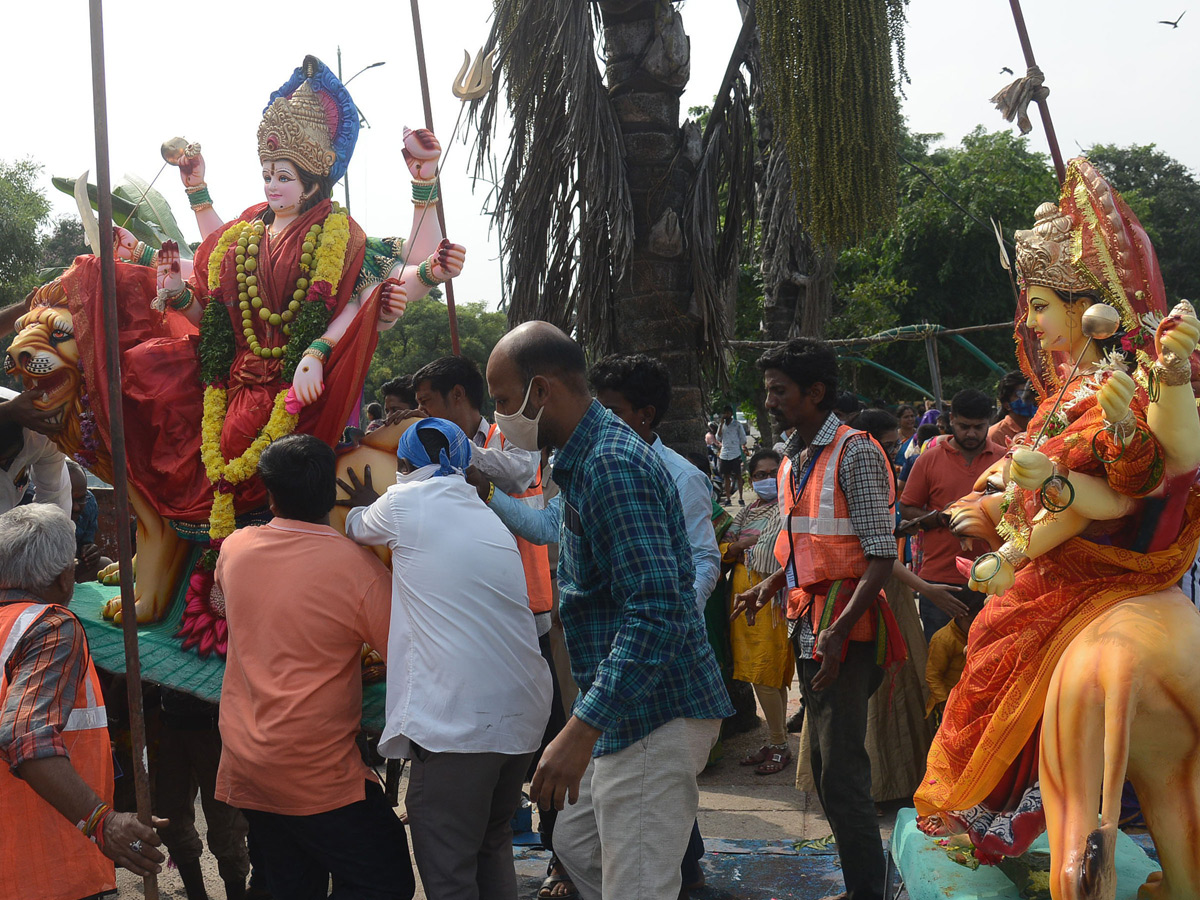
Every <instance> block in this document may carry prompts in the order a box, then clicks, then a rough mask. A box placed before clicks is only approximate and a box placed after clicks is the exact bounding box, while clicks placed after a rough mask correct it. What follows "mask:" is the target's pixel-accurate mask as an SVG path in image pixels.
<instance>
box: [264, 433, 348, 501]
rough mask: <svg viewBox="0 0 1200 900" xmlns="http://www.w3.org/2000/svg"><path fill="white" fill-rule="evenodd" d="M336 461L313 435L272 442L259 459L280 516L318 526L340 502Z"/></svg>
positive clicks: (330, 450) (323, 443)
mask: <svg viewBox="0 0 1200 900" xmlns="http://www.w3.org/2000/svg"><path fill="white" fill-rule="evenodd" d="M336 470H337V460H336V459H335V458H334V455H333V450H332V449H330V447H329V445H328V444H326V443H325V442H324V441H322V440H320V439H319V438H315V437H313V436H312V435H311V434H289V435H287V436H286V437H281V438H280V439H279V440H277V441H274V442H272V443H271V444H269V445H268V446H267V449H265V450H264V451H263V452H262V456H260V457H259V459H258V476H259V477H260V478H261V479H262V481H263V484H264V485H266V488H267V490H268V491H269V492H270V494H271V500H272V501H273V502H274V504H275V512H276V514H277V515H279V516H281V517H282V518H285V519H298V520H300V521H301V522H319V521H321V520H322V519H324V518H325V517H326V516H327V515H329V511H330V510H331V509H333V504H334V501H335V500H336V498H337V485H336V482H335V480H334V479H335V477H336V476H335V473H336Z"/></svg>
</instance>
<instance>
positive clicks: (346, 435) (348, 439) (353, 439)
mask: <svg viewBox="0 0 1200 900" xmlns="http://www.w3.org/2000/svg"><path fill="white" fill-rule="evenodd" d="M366 436H367V433H366V432H365V431H363V430H362V429H361V428H359V427H358V426H357V425H347V426H346V427H345V428H343V429H342V443H343V444H354V445H356V446H357V444H358V442H359V441H361V440H362V439H363V438H364V437H366Z"/></svg>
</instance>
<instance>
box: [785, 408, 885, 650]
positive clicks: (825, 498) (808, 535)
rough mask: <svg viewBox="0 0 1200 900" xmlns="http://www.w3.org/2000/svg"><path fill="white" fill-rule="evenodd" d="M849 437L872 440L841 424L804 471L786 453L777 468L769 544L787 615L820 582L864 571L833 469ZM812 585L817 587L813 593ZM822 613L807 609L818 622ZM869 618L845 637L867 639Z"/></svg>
mask: <svg viewBox="0 0 1200 900" xmlns="http://www.w3.org/2000/svg"><path fill="white" fill-rule="evenodd" d="M851 440H868V441H869V440H872V439H871V438H870V437H869V436H865V433H864V432H861V431H857V430H856V429H853V428H851V427H849V426H848V425H841V426H839V427H838V430H837V432H836V433H835V435H834V438H833V442H832V443H830V444H829V445H828V446H825V447H822V448H821V452H820V453H819V454H818V455H817V457H816V459H815V461H814V460H811V459H810V464H809V465H806V466H805V472H801V473H799V474H797V473H796V472H795V471H793V469H792V461H791V460H790V459H789V458H788V457H786V456H785V457H784V459H783V464H782V465H781V466H780V467H779V516H780V520H781V522H782V523H783V528H781V529H780V532H779V538H778V539H777V540H776V542H775V558H776V560H778V561H779V564H780V565H781V566H783V567H784V569H786V570H787V575H788V588H789V589H790V590H789V593H788V617H789V618H796V617H798V616H799V615H800V612H801V610H803V609H804V608H805V607H809V606H811V603H812V601H813V600H814V599H815V597H816V596H818V595H823V594H822V591H821V590H820V589H819V588H820V586H828V585H830V584H832V583H834V582H838V581H844V580H846V579H856V578H860V577H862V575H863V573H864V572H866V570H867V557H866V554H865V553H863V549H862V543H861V542H860V541H859V539H858V535H857V534H856V533H855V531H854V523H853V522H852V521H851V519H850V504H849V502H848V501H847V500H846V495H845V493H844V492H843V491H842V486H841V485H840V484H839V483H838V469H839V468H840V466H841V462H842V456H843V455H844V454H845V452H846V446H847V444H848V442H849V441H851ZM879 452H880V453H882V452H883V451H882V449H880V451H879ZM806 473H807V475H806ZM797 495H799V496H797ZM888 502H889V505H890V506H893V507H894V506H895V503H896V491H895V486H894V485H891V486H890V488H889V501H888ZM814 587H817V588H818V590H815V591H814V590H813V588H814ZM847 599H848V597H847ZM823 611H824V610H823V609H822V610H813V612H814V613H815V616H816V618H817V619H818V620H819V619H820V618H821V614H822V612H823ZM874 620H875V617H874V616H870V615H866V616H863V617H862V618H861V619H859V621H858V622H857V623H856V624H855V626H854V628H853V629H851V633H850V639H851V640H871V639H873V637H874V634H875V621H874ZM815 624H816V623H814V625H815ZM815 630H816V629H815V628H814V631H815Z"/></svg>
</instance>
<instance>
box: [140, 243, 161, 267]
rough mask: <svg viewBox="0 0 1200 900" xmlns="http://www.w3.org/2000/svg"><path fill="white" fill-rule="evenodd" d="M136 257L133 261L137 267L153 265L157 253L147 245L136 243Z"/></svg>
mask: <svg viewBox="0 0 1200 900" xmlns="http://www.w3.org/2000/svg"><path fill="white" fill-rule="evenodd" d="M138 251H139V252H138V257H137V259H135V260H134V262H135V263H137V264H138V265H139V266H152V265H154V258H155V256H157V255H158V254H157V251H155V249H154V248H153V247H151V246H150V245H149V244H146V243H143V242H142V241H138Z"/></svg>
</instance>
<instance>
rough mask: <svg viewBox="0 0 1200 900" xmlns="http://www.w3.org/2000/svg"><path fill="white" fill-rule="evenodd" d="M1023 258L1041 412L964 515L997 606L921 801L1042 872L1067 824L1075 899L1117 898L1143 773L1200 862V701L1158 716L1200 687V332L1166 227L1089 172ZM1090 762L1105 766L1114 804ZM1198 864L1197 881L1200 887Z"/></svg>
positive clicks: (970, 655)
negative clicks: (1168, 253) (1123, 845)
mask: <svg viewBox="0 0 1200 900" xmlns="http://www.w3.org/2000/svg"><path fill="white" fill-rule="evenodd" d="M1016 245H1017V255H1016V268H1017V272H1018V275H1019V281H1020V286H1021V292H1020V297H1019V300H1018V305H1017V315H1016V323H1015V324H1016V328H1015V338H1016V344H1017V355H1018V359H1019V361H1020V363H1021V368H1022V369H1023V370H1024V372H1025V374H1026V375H1027V376H1028V377H1029V379H1030V382H1031V383H1032V385H1033V386H1034V388H1035V389H1036V390H1037V391H1038V393H1039V395H1040V398H1041V403H1040V405H1039V406H1038V410H1037V413H1036V414H1035V415H1034V417H1033V418H1032V419H1031V420H1030V422H1029V426H1028V429H1027V431H1026V433H1025V435H1024V436H1023V438H1021V439H1019V440H1020V441H1021V443H1019V444H1014V447H1013V450H1012V452H1011V453H1010V454H1009V458H1007V459H1005V460H1004V461H1003V462H1002V463H999V464H997V466H996V467H994V469H993V470H991V471H989V473H987V475H986V476H985V478H983V479H981V482H980V483H979V484H977V485H976V493H975V494H972V495H970V496H969V497H967V498H964V499H963V500H961V501H959V503H958V504H956V505H955V506H953V507H951V510H950V514H951V528H952V530H953V531H954V532H955V533H956V534H958V535H959V536H960V537H971V538H979V539H982V540H985V541H987V542H988V543H989V544H990V546H991V547H992V552H990V553H986V554H984V555H983V556H982V557H980V558H979V560H978V561H977V562H976V563H975V565H974V566H973V567H972V569H971V582H970V586H971V587H972V588H976V589H978V590H981V591H983V592H985V593H987V594H989V595H990V596H989V598H988V601H987V603H986V604H985V605H984V609H983V611H982V613H981V614H980V615H979V617H978V618H977V619H976V620H975V622H974V623H973V624H972V626H971V634H970V639H969V642H968V644H967V654H966V668H965V670H964V672H963V675H962V679H961V681H960V682H959V684H958V686H957V687H956V688H955V689H954V691H953V692H952V693H951V694H950V698H949V701H948V703H947V706H946V713H945V718H944V719H943V722H942V725H941V727H940V728H939V730H938V733H937V736H936V737H935V739H934V743H933V746H932V747H931V749H930V751H929V758H928V767H927V771H926V774H925V778H924V779H923V781H922V783H921V785H920V787H919V788H918V790H917V792H916V796H915V802H916V807H917V811H918V813H919V814H920V819H919V820H918V824H919V827H921V828H922V830H924V831H925V832H926V833H927V834H948V833H964V832H965V833H966V834H967V835H969V837H970V840H971V843H972V845H973V848H974V853H975V855H976V857H977V858H979V859H980V860H982V861H986V862H996V861H998V860H999V859H1000V858H1001V857H1005V856H1019V855H1021V854H1022V853H1023V852H1024V851H1025V850H1026V849H1028V847H1029V846H1030V844H1031V843H1032V842H1033V840H1034V838H1036V837H1037V836H1038V835H1039V834H1040V833H1041V832H1042V831H1043V830H1046V829H1047V827H1048V826H1049V831H1050V839H1051V846H1052V857H1053V859H1054V876H1053V881H1054V888H1053V890H1054V896H1055V898H1062V897H1068V896H1070V897H1075V896H1087V897H1093V896H1095V897H1101V896H1104V893H1103V892H1102V891H1097V892H1096V893H1088V892H1085V893H1084V894H1078V893H1076V890H1077V889H1078V890H1082V888H1079V884H1080V883H1082V882H1081V881H1080V880H1079V878H1080V875H1081V873H1084V872H1085V871H1087V872H1090V871H1091V869H1090V868H1089V866H1091V865H1092V864H1091V863H1086V860H1087V858H1088V854H1089V852H1090V853H1091V855H1092V856H1093V857H1095V866H1096V867H1098V868H1097V871H1098V870H1099V868H1103V866H1102V865H1101V862H1102V861H1103V857H1104V854H1105V852H1106V850H1105V848H1107V853H1108V855H1109V863H1111V851H1112V843H1111V834H1112V832H1115V828H1116V822H1115V819H1116V817H1117V812H1118V811H1119V806H1120V795H1121V785H1122V783H1123V780H1124V777H1125V771H1126V769H1125V765H1126V762H1127V763H1128V772H1129V777H1130V779H1131V780H1133V781H1134V782H1135V784H1136V785H1137V789H1138V793H1139V795H1140V796H1142V800H1143V805H1144V807H1145V808H1146V819H1147V821H1148V822H1149V823H1150V828H1151V831H1152V833H1153V835H1154V838H1155V842H1156V844H1157V845H1158V847H1159V850H1160V853H1162V852H1163V848H1164V847H1171V848H1174V847H1175V845H1176V843H1177V842H1178V841H1179V840H1183V841H1184V842H1185V843H1186V842H1188V841H1190V842H1191V844H1192V846H1193V847H1194V840H1195V834H1196V831H1195V827H1196V825H1195V815H1194V813H1193V814H1192V815H1193V818H1192V824H1190V825H1185V824H1183V823H1182V822H1181V821H1173V817H1172V815H1170V814H1167V813H1165V812H1164V811H1165V810H1167V809H1169V808H1171V806H1170V805H1171V803H1173V802H1176V803H1177V802H1178V801H1177V798H1180V797H1182V798H1185V799H1186V800H1187V803H1193V804H1194V800H1195V798H1200V777H1198V776H1196V774H1195V772H1194V766H1193V765H1192V763H1187V766H1186V772H1187V774H1185V775H1181V776H1180V778H1179V779H1178V780H1177V781H1175V782H1172V781H1171V779H1170V778H1168V776H1167V774H1166V773H1168V772H1171V771H1173V770H1174V768H1173V767H1174V766H1175V763H1176V762H1177V761H1178V760H1177V759H1176V757H1175V756H1174V755H1173V754H1174V750H1173V749H1172V748H1171V747H1168V746H1166V745H1165V744H1163V743H1162V738H1163V735H1164V734H1165V733H1168V732H1171V731H1172V729H1174V730H1175V731H1176V732H1177V733H1179V734H1185V735H1193V734H1195V733H1197V732H1196V731H1195V729H1196V728H1200V704H1197V703H1196V702H1195V695H1194V694H1193V693H1192V692H1191V690H1190V689H1189V690H1188V691H1187V692H1186V693H1188V694H1191V696H1188V697H1187V699H1186V700H1185V701H1184V702H1182V703H1180V704H1178V706H1177V708H1175V709H1174V710H1173V712H1171V713H1170V714H1169V715H1168V714H1164V720H1165V721H1171V722H1173V723H1174V725H1173V726H1172V727H1171V728H1165V729H1164V728H1163V726H1162V725H1161V723H1160V722H1158V720H1155V719H1154V715H1155V714H1156V712H1155V709H1154V707H1155V704H1156V703H1158V699H1159V698H1162V697H1166V696H1167V693H1169V691H1170V690H1173V689H1174V688H1171V687H1169V686H1170V685H1172V684H1176V683H1181V682H1182V681H1186V680H1187V679H1189V678H1193V676H1200V670H1197V669H1196V667H1195V666H1194V665H1192V666H1191V667H1190V668H1189V669H1188V670H1187V671H1183V672H1181V671H1180V670H1179V669H1178V668H1177V667H1176V668H1172V667H1174V666H1176V657H1175V654H1174V651H1173V649H1172V640H1178V641H1181V642H1184V644H1182V645H1179V646H1184V645H1185V644H1186V642H1187V641H1189V640H1191V639H1193V638H1195V637H1196V636H1197V635H1200V623H1198V622H1197V621H1196V619H1197V617H1196V615H1195V610H1194V609H1193V608H1191V605H1190V604H1189V603H1188V601H1187V600H1186V598H1184V597H1183V595H1182V594H1181V593H1180V592H1179V591H1178V590H1177V589H1176V588H1175V585H1176V583H1177V582H1178V580H1179V578H1180V577H1181V576H1182V575H1183V573H1184V572H1186V571H1187V569H1188V567H1189V566H1190V565H1191V563H1192V560H1193V559H1194V558H1195V553H1196V547H1197V543H1198V542H1200V490H1198V488H1197V484H1196V475H1197V468H1198V467H1200V418H1198V417H1197V413H1196V403H1195V399H1194V397H1193V393H1192V387H1191V384H1190V381H1191V375H1192V371H1193V369H1192V361H1191V360H1192V354H1193V351H1194V350H1195V349H1196V344H1197V339H1198V337H1200V322H1198V321H1197V319H1196V316H1195V311H1194V310H1193V309H1192V307H1191V305H1190V304H1188V303H1187V302H1186V301H1184V302H1181V303H1180V304H1178V305H1177V306H1176V307H1175V308H1174V309H1172V310H1171V311H1170V312H1168V311H1167V303H1166V291H1165V289H1164V286H1163V281H1162V276H1161V273H1160V271H1159V266H1158V260H1157V258H1156V256H1155V253H1154V248H1153V246H1152V245H1151V243H1150V240H1149V238H1148V237H1147V235H1146V232H1145V230H1144V229H1143V228H1142V226H1141V224H1140V223H1139V222H1138V220H1137V217H1136V216H1135V215H1134V214H1133V212H1132V210H1131V209H1130V208H1129V206H1128V205H1127V204H1126V203H1125V201H1124V200H1123V199H1122V198H1121V195H1120V194H1119V193H1117V191H1116V190H1114V189H1113V188H1112V186H1111V185H1109V183H1108V182H1107V181H1106V180H1105V179H1104V178H1103V177H1102V176H1101V175H1100V173H1099V172H1097V170H1096V169H1095V168H1094V167H1093V166H1092V165H1091V164H1090V163H1089V162H1088V161H1087V160H1085V159H1075V160H1072V161H1071V163H1070V165H1069V166H1068V168H1067V172H1066V180H1065V182H1064V183H1063V186H1062V193H1061V196H1060V198H1059V201H1058V203H1057V204H1055V203H1044V204H1042V205H1041V206H1040V207H1039V208H1038V210H1037V213H1036V221H1035V223H1034V225H1033V227H1032V228H1031V229H1029V230H1026V231H1018V232H1017V234H1016ZM1097 304H1100V305H1097ZM1164 623H1171V624H1170V625H1169V627H1168V626H1167V625H1165V624H1164ZM1160 632H1161V633H1160ZM1156 642H1157V643H1156ZM1147 645H1150V646H1153V648H1154V649H1153V650H1152V651H1147V650H1146V649H1145V647H1146V646H1147ZM1134 651H1136V652H1134ZM1187 652H1188V653H1189V654H1194V647H1193V648H1192V649H1189V650H1188V651H1187ZM1131 654H1132V655H1131ZM1126 657H1129V658H1130V659H1132V660H1133V666H1132V670H1136V674H1132V670H1131V671H1126V669H1125V668H1123V666H1124V662H1123V661H1124V660H1125V659H1126ZM1193 680H1194V678H1193ZM1156 684H1157V685H1159V687H1156V686H1155V685H1156ZM1142 685H1145V687H1146V691H1145V692H1144V693H1143V694H1142V695H1141V697H1142V700H1141V701H1140V702H1137V698H1138V696H1139V695H1138V691H1139V690H1140V689H1141V688H1140V686H1142ZM1162 686H1167V687H1162ZM1121 697H1124V698H1125V700H1124V701H1121V700H1120V698H1121ZM1152 697H1153V698H1154V699H1151V698H1152ZM1131 698H1132V699H1131ZM1122 702H1123V705H1122ZM1096 722H1099V725H1098V726H1097V728H1098V729H1099V732H1098V733H1097V734H1093V733H1092V732H1091V731H1089V728H1090V727H1091V726H1092V724H1094V723H1096ZM1084 723H1087V724H1088V727H1087V728H1085V727H1084ZM1189 729H1190V730H1189ZM1122 735H1123V736H1124V737H1123V738H1122V737H1121V736H1122ZM1122 741H1123V743H1122ZM1122 748H1123V751H1122ZM1122 752H1123V753H1124V755H1122ZM1085 757H1087V758H1086V759H1085ZM1091 757H1097V758H1099V757H1103V759H1102V762H1103V765H1104V779H1103V791H1101V776H1100V771H1099V769H1098V768H1097V767H1098V766H1099V764H1100V762H1096V765H1095V766H1093V765H1092V763H1091V762H1089V759H1090V758H1091ZM1148 761H1149V762H1148ZM1093 769H1095V772H1093ZM1147 776H1149V777H1147ZM1156 783H1157V785H1158V787H1161V785H1162V784H1170V785H1171V787H1170V788H1169V791H1168V792H1166V793H1173V794H1174V795H1175V798H1172V797H1168V796H1164V792H1163V791H1161V790H1159V789H1157V788H1156V787H1155V785H1156ZM1101 793H1103V798H1104V807H1103V812H1104V819H1103V822H1102V828H1101V829H1100V831H1096V829H1097V812H1098V807H1099V805H1100V797H1101ZM1152 805H1153V811H1154V813H1155V815H1153V816H1152V815H1151V806H1152ZM1185 805H1186V804H1185ZM1194 808H1195V807H1194V806H1193V809H1194ZM1106 829H1107V830H1106ZM1093 832H1096V834H1097V835H1100V837H1095V836H1093V834H1092V833H1093ZM1104 835H1107V837H1104ZM1089 842H1092V843H1096V844H1097V846H1096V847H1095V848H1093V850H1092V851H1088V850H1087V849H1086V847H1087V846H1090V844H1089ZM1097 842H1098V843H1097ZM1189 859H1190V860H1191V862H1190V863H1186V864H1185V865H1184V866H1183V867H1182V868H1183V870H1185V871H1187V872H1189V874H1188V876H1187V877H1193V876H1200V866H1196V865H1195V860H1194V856H1191V857H1189ZM1175 861H1177V860H1175V859H1174V858H1172V865H1173V864H1174V862H1175ZM1085 863H1086V864H1085ZM1163 864H1164V869H1165V870H1169V869H1171V868H1172V865H1168V858H1167V856H1164V857H1163ZM1110 867H1111V866H1110ZM1072 873H1074V874H1073V875H1072ZM1090 877H1092V876H1091V875H1088V876H1087V877H1084V878H1083V881H1086V880H1087V878H1090ZM1172 877H1180V876H1179V871H1178V869H1176V870H1175V872H1174V875H1173V876H1172ZM1096 879H1097V880H1098V879H1099V876H1096ZM1185 894H1186V892H1185ZM1186 895H1187V896H1196V895H1195V894H1194V893H1192V894H1186ZM1107 896H1110V897H1111V896H1112V894H1111V893H1110V894H1107ZM1163 896H1170V894H1169V892H1164V893H1163Z"/></svg>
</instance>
